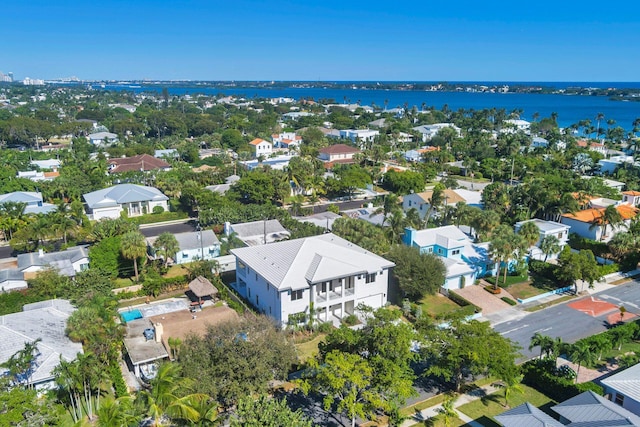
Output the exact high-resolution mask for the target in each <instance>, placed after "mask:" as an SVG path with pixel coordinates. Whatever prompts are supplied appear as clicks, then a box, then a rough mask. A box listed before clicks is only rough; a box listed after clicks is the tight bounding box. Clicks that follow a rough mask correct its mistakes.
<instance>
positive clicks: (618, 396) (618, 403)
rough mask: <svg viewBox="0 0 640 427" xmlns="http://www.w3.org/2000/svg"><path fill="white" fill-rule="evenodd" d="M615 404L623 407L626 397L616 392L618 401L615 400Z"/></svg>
mask: <svg viewBox="0 0 640 427" xmlns="http://www.w3.org/2000/svg"><path fill="white" fill-rule="evenodd" d="M614 402H615V403H616V404H617V405H620V406H622V405H623V404H624V395H623V394H620V393H618V392H616V399H615V400H614Z"/></svg>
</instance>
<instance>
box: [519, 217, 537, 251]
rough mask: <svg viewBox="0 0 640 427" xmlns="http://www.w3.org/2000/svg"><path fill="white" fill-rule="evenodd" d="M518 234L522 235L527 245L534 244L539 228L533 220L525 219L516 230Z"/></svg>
mask: <svg viewBox="0 0 640 427" xmlns="http://www.w3.org/2000/svg"><path fill="white" fill-rule="evenodd" d="M518 234H519V235H520V236H522V238H523V239H524V241H525V242H526V244H527V247H528V248H530V247H531V246H533V245H535V244H536V242H537V241H538V239H539V238H540V229H539V228H538V226H537V225H536V224H535V222H533V221H527V222H525V223H524V224H522V227H520V229H519V230H518Z"/></svg>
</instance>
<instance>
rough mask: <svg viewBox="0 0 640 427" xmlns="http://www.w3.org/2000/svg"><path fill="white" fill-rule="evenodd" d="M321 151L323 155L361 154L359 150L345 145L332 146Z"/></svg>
mask: <svg viewBox="0 0 640 427" xmlns="http://www.w3.org/2000/svg"><path fill="white" fill-rule="evenodd" d="M319 151H320V153H322V154H349V153H359V152H360V150H358V149H357V148H354V147H350V146H348V145H345V144H335V145H330V146H328V147H324V148H321V149H320V150H319Z"/></svg>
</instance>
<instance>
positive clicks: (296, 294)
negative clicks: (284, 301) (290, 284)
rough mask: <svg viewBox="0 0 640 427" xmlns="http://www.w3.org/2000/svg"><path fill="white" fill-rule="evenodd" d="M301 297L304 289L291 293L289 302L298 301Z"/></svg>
mask: <svg viewBox="0 0 640 427" xmlns="http://www.w3.org/2000/svg"><path fill="white" fill-rule="evenodd" d="M303 295H304V289H300V290H298V291H291V301H297V300H299V299H302V296H303Z"/></svg>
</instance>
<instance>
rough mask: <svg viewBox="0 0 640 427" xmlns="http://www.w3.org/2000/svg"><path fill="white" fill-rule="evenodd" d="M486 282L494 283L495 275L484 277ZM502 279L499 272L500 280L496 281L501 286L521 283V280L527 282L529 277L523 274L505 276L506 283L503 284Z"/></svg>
mask: <svg viewBox="0 0 640 427" xmlns="http://www.w3.org/2000/svg"><path fill="white" fill-rule="evenodd" d="M484 280H486V281H487V282H489V283H491V284H492V285H493V284H495V283H496V278H495V277H485V279H484ZM503 280H504V276H503V275H502V274H501V275H500V280H499V281H498V285H499V286H501V287H503V288H504V287H507V288H508V287H510V286H513V285H515V284H516V283H522V282H528V281H529V277H528V276H526V275H524V276H507V283H506V284H503Z"/></svg>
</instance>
